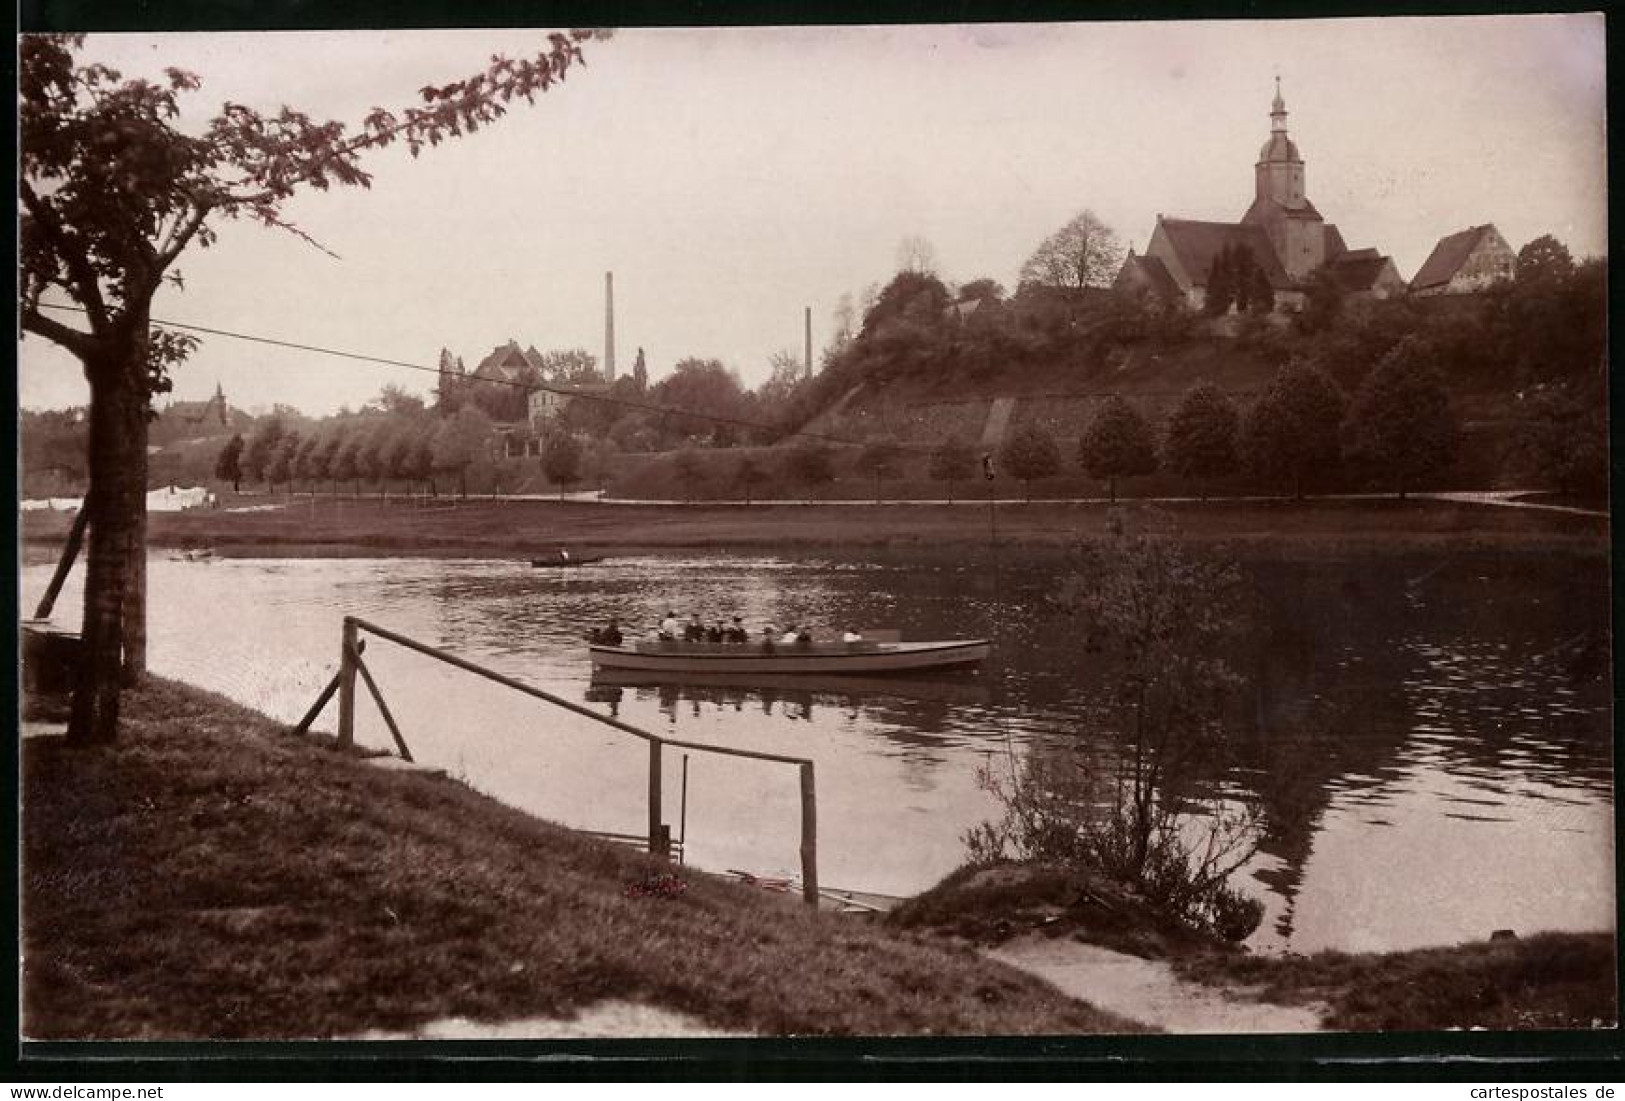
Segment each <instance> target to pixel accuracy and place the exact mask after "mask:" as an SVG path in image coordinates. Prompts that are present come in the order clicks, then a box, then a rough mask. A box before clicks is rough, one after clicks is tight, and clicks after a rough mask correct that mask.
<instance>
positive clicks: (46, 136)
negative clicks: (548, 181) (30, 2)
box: [18, 32, 593, 742]
mask: <svg viewBox="0 0 1625 1101" xmlns="http://www.w3.org/2000/svg"><path fill="white" fill-rule="evenodd" d="M591 37H593V32H572V33H570V34H555V35H551V36H549V38H548V46H547V48H546V49H545V50H544V51H542V52H541V53H540V54H539V55H537V56H536V57H534V58H529V59H524V60H519V61H515V60H511V59H508V58H493V59H492V62H491V65H490V66H489V68H487V69H486V70H485V71H484V72H481V73H478V74H475V75H474V76H473V77H471V78H470V79H467V80H462V81H458V82H456V83H453V84H448V85H442V86H431V87H428V88H425V89H423V91H422V100H423V102H422V104H421V105H420V106H414V107H409V108H407V109H405V110H404V111H403V112H402V113H401V114H400V115H396V114H393V113H391V112H389V111H387V110H383V109H381V108H379V109H374V110H373V111H372V112H371V113H369V114H368V115H367V117H366V119H365V120H364V122H363V124H362V126H361V128H360V130H359V132H356V133H348V132H346V129H345V127H344V125H343V124H341V123H338V122H325V123H324V122H318V121H316V120H313V119H311V118H310V117H309V116H307V115H304V114H301V113H299V112H297V111H293V110H291V109H288V108H284V109H283V110H282V111H281V112H280V113H278V114H276V115H274V116H269V117H267V116H262V115H260V114H259V113H258V112H256V111H254V110H253V109H252V108H249V107H246V106H243V105H241V104H228V105H226V106H225V107H224V108H223V109H222V110H221V112H220V113H219V114H218V115H216V116H215V117H214V118H213V119H211V120H210V121H209V122H208V124H207V125H206V126H204V127H202V128H201V129H197V128H191V129H188V130H183V129H181V128H180V127H179V126H178V125H176V123H175V119H176V117H177V115H178V114H179V111H180V105H179V94H180V93H182V92H187V91H195V90H196V89H197V88H198V87H199V81H198V79H197V78H196V77H195V76H193V75H191V74H190V73H185V72H182V71H181V70H179V69H175V68H169V69H166V70H165V74H164V81H163V83H161V84H157V83H153V82H150V81H146V80H125V79H124V78H123V77H122V76H121V75H120V74H119V73H117V72H115V71H114V70H112V69H110V68H108V67H107V66H105V65H97V64H83V63H81V62H80V60H79V58H78V57H77V56H76V54H77V51H78V50H79V49H80V48H81V47H82V45H83V41H84V40H83V36H79V35H26V36H24V37H23V38H22V39H21V41H20V43H19V47H18V61H19V68H18V121H19V137H20V153H21V157H20V164H19V169H20V170H19V181H18V190H19V199H20V205H21V208H22V209H21V217H20V220H19V226H18V241H19V260H20V267H21V278H20V289H21V300H22V301H21V311H20V312H21V325H22V329H23V330H24V332H26V333H29V334H33V335H36V336H40V337H43V338H45V339H46V340H49V341H52V342H53V343H56V344H58V345H60V346H62V347H63V348H64V349H66V350H67V351H68V352H69V353H71V354H72V355H73V356H75V357H76V358H77V359H78V360H79V361H80V362H81V364H82V365H83V368H84V373H85V378H86V380H87V381H88V383H89V386H90V409H91V429H90V442H89V456H90V458H89V468H90V489H89V492H88V494H87V496H86V504H85V509H86V514H87V516H89V518H90V521H91V524H90V529H91V530H90V545H89V551H88V555H87V564H86V571H85V596H84V618H83V624H82V628H81V658H82V660H81V661H80V663H79V672H78V677H77V682H76V685H75V690H74V699H73V706H72V711H71V714H70V718H69V724H68V736H69V739H70V740H71V741H74V742H107V741H112V740H113V739H114V738H115V737H116V735H117V730H118V712H119V697H120V690H121V687H122V681H123V679H124V678H125V677H128V678H129V679H130V680H132V681H133V680H137V679H139V678H140V677H141V676H142V675H143V674H144V672H145V668H146V581H145V563H146V500H145V498H146V476H147V434H148V429H147V415H148V411H149V408H150V405H151V401H152V397H153V395H155V394H159V393H164V392H167V391H168V389H169V372H170V369H171V368H172V367H174V366H175V365H177V364H179V363H180V362H181V361H183V360H184V359H185V358H186V356H187V354H188V353H189V352H190V351H191V350H192V348H194V347H195V346H196V343H197V342H196V340H195V338H192V337H190V336H184V335H181V334H178V333H175V332H170V331H166V330H162V329H159V330H154V329H153V328H152V326H151V324H150V318H151V310H152V301H153V297H154V296H155V295H156V294H157V292H158V289H159V287H160V286H161V285H162V284H163V283H164V282H166V281H169V282H173V283H176V284H179V283H180V282H181V276H180V273H179V272H178V271H175V270H173V269H174V265H175V262H176V261H177V260H178V259H179V258H180V256H181V255H182V253H184V252H185V251H186V250H187V249H188V248H189V247H191V246H193V245H194V244H195V245H197V246H199V247H207V246H208V245H210V244H212V243H213V241H214V232H215V231H214V228H213V226H211V224H210V222H211V220H215V221H218V219H220V218H239V217H248V218H252V219H254V220H255V221H258V222H260V223H261V224H263V225H265V226H270V227H277V228H282V229H287V230H289V231H291V232H293V233H295V234H298V235H300V236H302V237H303V236H304V235H303V234H302V233H300V231H299V230H298V229H297V228H296V227H294V226H293V225H292V224H291V223H289V222H287V221H286V220H285V219H284V218H283V217H282V208H283V205H284V203H286V202H287V200H289V199H290V198H292V197H293V196H294V195H295V194H296V193H297V192H298V191H299V190H301V189H303V188H315V189H318V190H320V189H326V188H328V187H330V186H332V185H334V184H338V185H344V186H366V185H367V184H368V183H369V182H370V177H369V175H368V173H367V172H366V171H365V170H364V169H363V168H362V167H361V165H360V158H361V155H362V154H363V153H364V152H366V151H368V150H370V149H376V148H379V147H382V146H386V145H390V144H392V143H394V142H396V141H401V142H404V143H405V144H406V146H407V147H408V149H409V150H410V151H411V152H412V153H413V154H414V155H415V154H416V153H417V152H419V151H420V150H421V149H422V148H423V147H424V146H425V145H437V144H439V143H440V142H441V141H443V140H445V139H447V138H448V137H451V136H455V135H458V134H461V133H464V132H465V131H472V130H476V129H478V128H479V127H480V126H482V125H485V124H487V123H490V122H493V121H495V120H496V119H497V118H498V117H499V116H500V115H501V114H503V113H504V112H505V110H506V106H505V105H506V104H507V103H508V102H510V101H511V100H513V99H514V98H515V97H521V98H524V99H526V100H530V99H532V98H533V97H534V96H535V95H536V94H538V93H540V92H544V91H546V90H547V89H548V88H549V87H551V86H552V85H553V84H555V83H557V82H558V81H560V80H562V79H563V78H564V76H565V73H566V71H567V70H568V69H569V68H570V67H571V66H572V65H573V64H574V63H575V62H577V61H578V60H579V59H580V57H581V43H582V42H583V41H585V40H587V39H589V38H591ZM305 239H306V240H309V238H308V237H306V238H305ZM47 290H52V291H57V292H60V293H62V294H64V295H66V296H67V297H68V298H69V299H70V300H71V301H72V302H73V303H74V305H75V306H76V307H78V308H80V309H82V310H83V311H84V320H85V327H84V328H75V327H74V326H72V325H70V324H68V323H67V322H65V321H62V320H58V318H57V317H55V316H52V315H51V314H50V313H48V312H47V309H48V307H47V306H46V305H45V303H44V300H43V299H44V294H45V292H46V291H47Z"/></svg>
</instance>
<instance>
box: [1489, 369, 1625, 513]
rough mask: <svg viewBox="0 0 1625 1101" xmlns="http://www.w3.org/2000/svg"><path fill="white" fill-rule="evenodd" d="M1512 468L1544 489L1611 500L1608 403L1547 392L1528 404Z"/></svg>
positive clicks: (1511, 457)
mask: <svg viewBox="0 0 1625 1101" xmlns="http://www.w3.org/2000/svg"><path fill="white" fill-rule="evenodd" d="M1523 405H1524V408H1523V409H1522V410H1521V412H1522V419H1521V421H1520V423H1519V424H1518V426H1517V428H1516V429H1515V431H1514V433H1513V438H1512V441H1511V446H1510V449H1509V450H1510V455H1509V466H1510V467H1511V468H1512V470H1513V471H1514V472H1515V473H1517V475H1518V476H1519V477H1524V478H1533V479H1534V480H1535V481H1536V482H1537V483H1538V484H1539V485H1540V486H1541V487H1542V488H1546V489H1555V490H1560V491H1562V492H1564V493H1576V494H1585V495H1587V496H1595V497H1599V498H1605V497H1606V495H1607V492H1608V424H1607V420H1606V411H1607V403H1606V402H1604V401H1600V400H1592V401H1585V400H1582V399H1580V398H1578V397H1576V396H1574V395H1573V394H1569V393H1565V392H1563V391H1560V390H1543V391H1541V392H1539V393H1536V394H1532V395H1530V396H1529V397H1528V398H1526V399H1525V400H1524V402H1523Z"/></svg>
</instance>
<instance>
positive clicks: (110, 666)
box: [68, 361, 146, 745]
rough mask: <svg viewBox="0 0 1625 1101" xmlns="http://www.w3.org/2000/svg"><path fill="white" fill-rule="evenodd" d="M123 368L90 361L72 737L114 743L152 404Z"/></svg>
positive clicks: (86, 741) (73, 740) (70, 722)
mask: <svg viewBox="0 0 1625 1101" xmlns="http://www.w3.org/2000/svg"><path fill="white" fill-rule="evenodd" d="M122 366H123V365H122V364H120V363H116V362H105V361H103V362H96V363H87V364H86V369H85V374H86V376H87V377H88V378H89V380H90V383H91V398H90V443H89V452H90V490H89V492H88V493H87V494H86V498H85V507H86V509H88V510H89V513H90V547H89V552H88V554H87V556H86V563H85V601H84V618H83V620H82V622H81V626H80V654H79V669H78V674H77V679H76V681H75V684H74V693H73V706H72V709H71V711H70V713H69V718H68V740H69V742H71V743H75V744H81V745H89V744H96V743H106V742H112V741H114V740H115V739H116V738H117V736H118V717H119V693H120V691H121V689H122V687H123V684H122V675H121V674H122V670H121V664H122V663H121V657H122V652H123V642H124V620H125V611H126V606H127V605H126V596H125V593H126V589H127V588H128V585H129V574H130V564H131V561H132V557H133V556H132V553H131V548H132V544H133V541H134V539H135V538H136V537H137V535H138V534H139V532H140V528H139V527H138V526H137V523H136V517H137V515H138V510H144V509H145V504H146V502H145V489H146V487H145V477H144V469H145V465H146V463H145V459H146V434H145V431H144V426H145V424H146V412H145V405H146V402H145V400H144V397H143V395H142V394H141V393H140V391H139V389H138V383H137V381H136V379H134V378H132V377H130V374H129V373H128V372H126V371H124V370H122V369H121V368H122ZM137 421H139V422H140V423H139V427H138V426H137V424H136V422H137ZM137 449H139V452H140V454H139V455H137V454H136V451H137ZM131 610H132V611H135V610H136V609H133V608H132V609H131Z"/></svg>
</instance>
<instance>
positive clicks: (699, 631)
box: [683, 612, 705, 642]
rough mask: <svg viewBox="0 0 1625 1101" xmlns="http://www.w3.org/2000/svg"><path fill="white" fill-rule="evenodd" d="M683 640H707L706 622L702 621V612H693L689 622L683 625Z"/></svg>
mask: <svg viewBox="0 0 1625 1101" xmlns="http://www.w3.org/2000/svg"><path fill="white" fill-rule="evenodd" d="M683 641H684V642H704V641H705V624H703V623H701V622H700V613H698V612H692V613H690V614H689V617H688V622H687V623H685V624H684V625H683Z"/></svg>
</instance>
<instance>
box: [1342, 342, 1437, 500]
mask: <svg viewBox="0 0 1625 1101" xmlns="http://www.w3.org/2000/svg"><path fill="white" fill-rule="evenodd" d="M1349 438H1350V442H1351V450H1352V452H1353V453H1354V455H1355V457H1356V458H1358V459H1359V460H1360V461H1361V462H1362V463H1363V464H1364V465H1365V466H1366V467H1367V468H1368V469H1370V470H1371V471H1373V472H1374V473H1375V474H1377V476H1378V477H1380V478H1382V479H1384V480H1386V481H1390V482H1392V483H1393V485H1394V487H1395V489H1397V490H1398V492H1399V497H1400V499H1401V500H1404V498H1405V492H1406V490H1408V489H1409V488H1410V487H1411V486H1412V485H1414V484H1415V483H1416V482H1417V481H1418V480H1419V479H1421V478H1425V477H1427V476H1428V475H1429V474H1432V473H1435V472H1436V471H1439V470H1442V469H1443V468H1444V467H1446V466H1448V465H1449V464H1450V461H1451V460H1452V459H1453V458H1455V454H1456V442H1457V432H1456V419H1455V416H1454V415H1453V414H1452V413H1451V410H1450V395H1449V393H1448V392H1447V391H1446V390H1445V387H1444V381H1443V380H1442V379H1441V378H1440V377H1439V373H1438V370H1437V368H1435V367H1434V366H1433V364H1432V362H1431V360H1430V358H1429V354H1428V349H1427V347H1426V345H1424V344H1423V343H1422V342H1421V341H1420V340H1418V339H1417V338H1416V337H1414V336H1411V337H1406V338H1405V339H1404V340H1402V341H1400V342H1399V343H1398V344H1397V345H1395V346H1394V349H1393V350H1392V351H1390V352H1389V353H1388V354H1387V355H1385V356H1383V357H1382V360H1381V362H1379V363H1378V364H1377V367H1376V369H1375V370H1373V371H1372V372H1371V373H1370V374H1369V375H1367V376H1366V379H1365V382H1364V383H1363V384H1362V385H1361V386H1360V389H1359V390H1358V391H1357V392H1356V393H1355V395H1354V402H1353V404H1352V405H1351V406H1350V409H1349Z"/></svg>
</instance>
